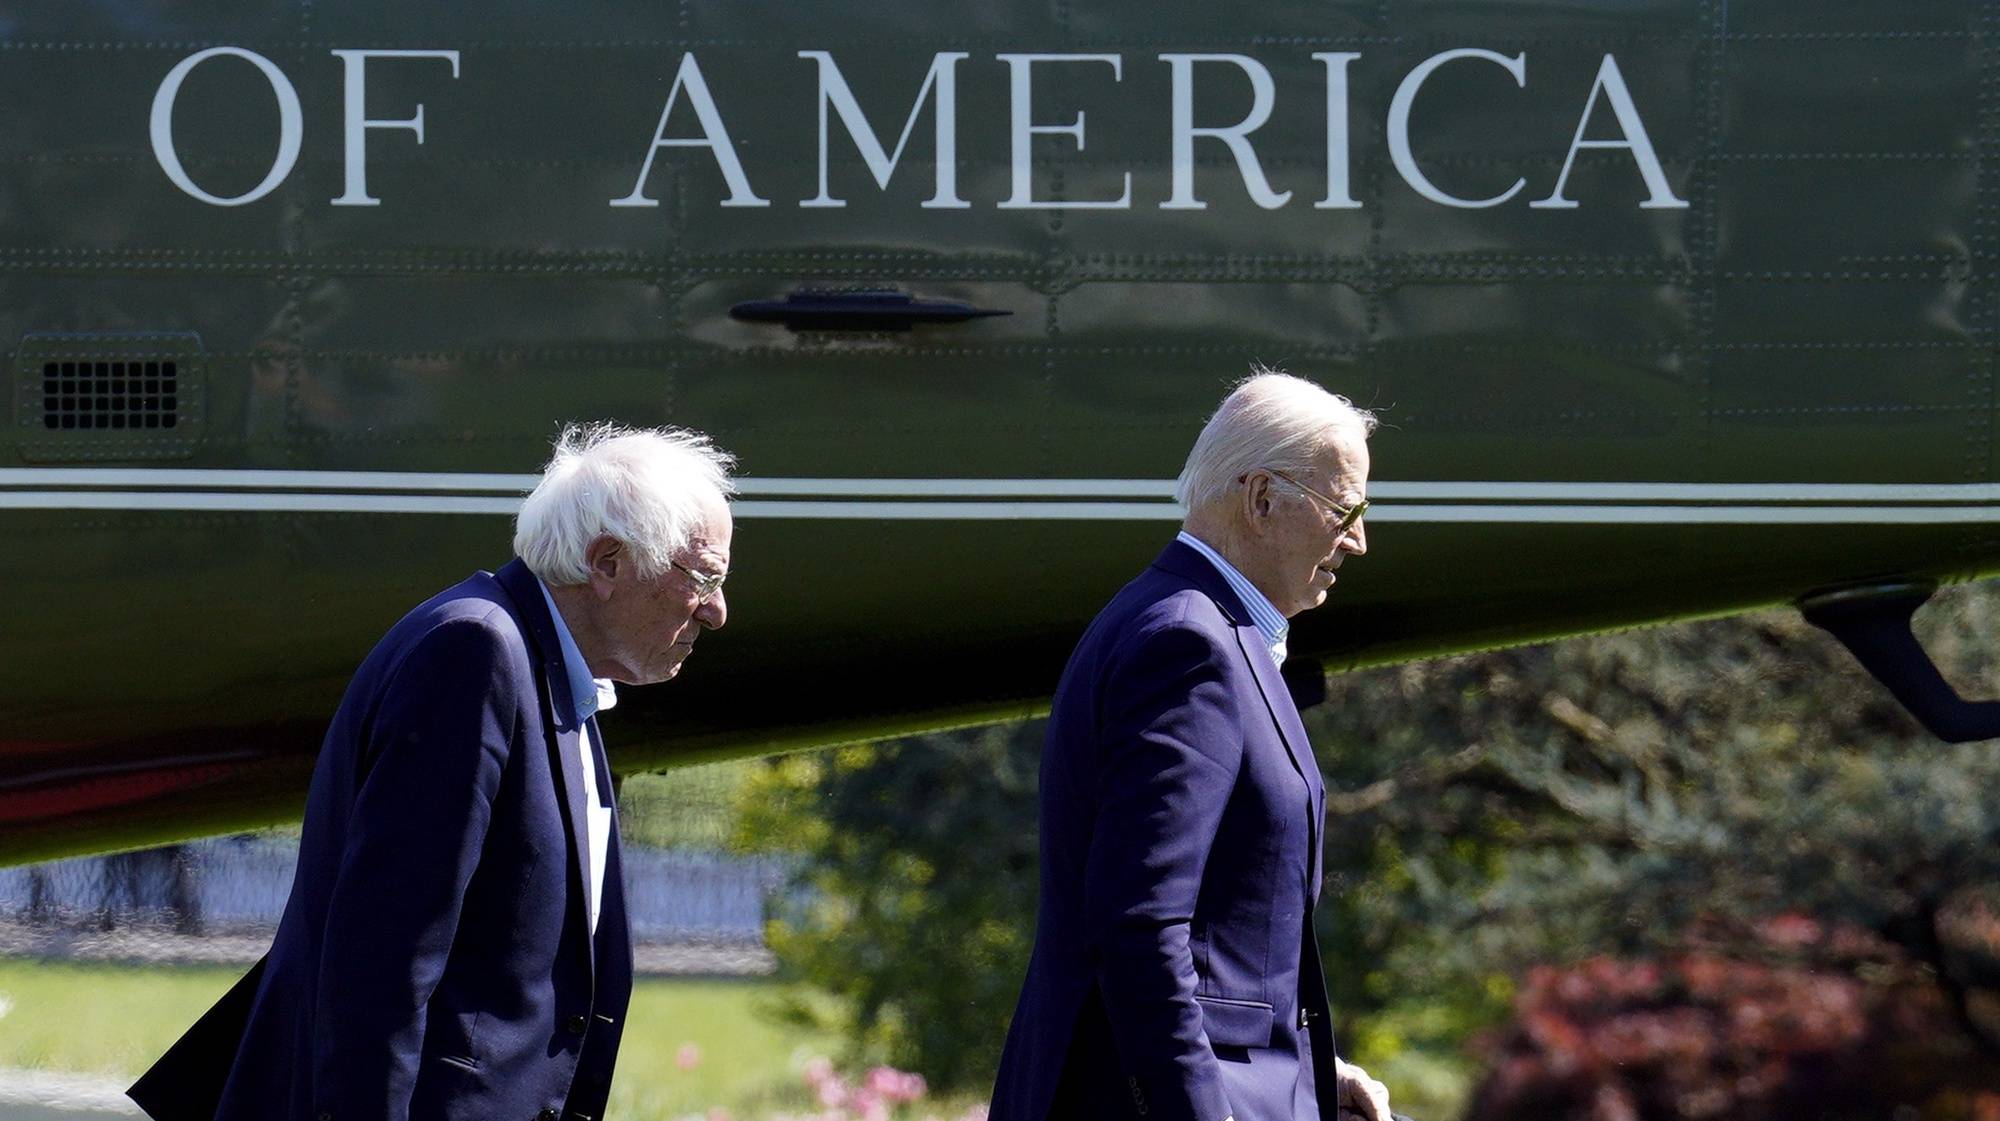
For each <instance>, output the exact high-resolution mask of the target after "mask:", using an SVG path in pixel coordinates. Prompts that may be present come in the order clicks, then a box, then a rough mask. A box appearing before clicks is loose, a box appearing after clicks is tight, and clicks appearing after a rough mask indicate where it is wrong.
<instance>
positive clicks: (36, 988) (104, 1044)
mask: <svg viewBox="0 0 2000 1121" xmlns="http://www.w3.org/2000/svg"><path fill="white" fill-rule="evenodd" d="M241 972H242V971H241V970H240V969H237V968H233V967H232V968H211V967H205V966H157V967H143V966H126V965H84V964H73V963H64V962H45V961H35V960H29V959H23V958H6V957H0V1005H4V1007H5V1008H6V1011H5V1012H4V1014H0V1068H6V1067H14V1068H22V1067H27V1068H34V1069H39V1070H50V1071H67V1072H77V1073H88V1074H95V1075H101V1076H103V1077H106V1078H111V1079H130V1078H133V1077H135V1076H137V1075H138V1074H139V1072H140V1071H142V1070H144V1069H145V1068H146V1067H147V1066H148V1065H149V1064H151V1063H152V1061H153V1060H154V1059H155V1058H157V1057H158V1056H159V1055H160V1053H161V1052H162V1051H164V1050H166V1048H167V1045H168V1044H170V1043H172V1042H173V1041H174V1040H175V1039H176V1038H178V1037H179V1036H180V1033H181V1032H182V1031H184V1030H186V1028H187V1026H188V1025H189V1024H190V1023H192V1022H193V1021H194V1019H195V1017H196V1016H198V1015H200V1014H201V1012H202V1011H203V1010H204V1009H206V1008H207V1007H208V1006H209V1004H211V1003H212V1002H213V1001H214V1000H215V999H216V998H217V997H219V996H221V995H222V993H223V991H224V990H226V989H227V988H228V987H229V986H230V985H231V984H233V983H234V982H235V980H236V978H237V976H238V975H239V974H240V973H241ZM779 991H780V990H779V988H778V986H777V985H776V984H775V983H773V982H769V981H759V980H746V981H734V980H674V979H659V980H645V981H641V982H639V984H638V986H637V988H636V989H635V990H634V992H633V994H632V1011H631V1014H630V1017H629V1019H628V1021H627V1024H626V1029H625V1041H624V1044H623V1046H622V1047H621V1049H620V1051H619V1056H618V1074H617V1077H616V1079H615V1080H614V1081H613V1084H612V1094H611V1109H610V1116H611V1117H613V1118H618V1119H621V1121H678V1119H680V1118H684V1117H689V1116H694V1117H700V1118H706V1117H707V1116H708V1115H709V1113H710V1111H711V1110H714V1109H717V1108H720V1109H722V1110H726V1111H727V1112H728V1114H729V1115H730V1116H731V1117H732V1118H734V1119H735V1121H757V1119H759V1118H764V1117H769V1116H771V1115H773V1114H780V1113H790V1112H799V1113H804V1112H806V1111H807V1108H808V1097H807V1091H806V1089H805V1086H804V1083H803V1082H802V1081H801V1079H800V1076H799V1070H800V1067H801V1066H802V1065H803V1064H804V1063H805V1060H806V1059H808V1058H810V1057H812V1056H814V1055H833V1054H836V1053H837V1050H838V1049H837V1041H835V1040H833V1039H829V1038H826V1037H824V1036H819V1035H816V1034H814V1033H813V1032H811V1031H809V1030H807V1029H804V1028H799V1027H794V1026H790V1025H787V1024H782V1023H778V1022H777V1021H776V1020H775V1019H774V1018H772V1017H770V1016H767V1015H765V1014H764V1013H763V1007H764V1006H765V1005H766V1004H768V1003H769V1002H770V1001H771V1000H772V998H773V997H774V996H775V995H776V994H777V993H778V992H779ZM690 1044H692V1045H693V1048H694V1051H693V1052H690V1055H689V1057H690V1058H693V1059H695V1061H694V1062H693V1064H692V1066H691V1067H690V1068H689V1069H685V1070H684V1069H682V1066H681V1062H680V1059H681V1052H682V1049H683V1048H684V1047H687V1046H688V1045H690ZM697 1053H698V1056H697ZM965 1104H967V1103H964V1102H952V1103H939V1104H938V1105H937V1106H936V1110H937V1112H938V1113H939V1115H941V1116H946V1117H949V1116H954V1115H956V1114H957V1113H958V1112H959V1110H960V1109H962V1108H963V1106H964V1105H965ZM930 1112H931V1110H930V1109H922V1110H918V1111H915V1115H916V1116H919V1117H922V1116H926V1115H928V1114H929V1113H930Z"/></svg>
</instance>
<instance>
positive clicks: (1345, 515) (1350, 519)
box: [1265, 467, 1368, 533]
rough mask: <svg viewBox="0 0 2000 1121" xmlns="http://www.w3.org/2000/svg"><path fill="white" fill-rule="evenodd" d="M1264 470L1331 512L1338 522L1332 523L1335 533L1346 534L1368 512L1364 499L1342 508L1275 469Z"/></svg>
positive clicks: (1366, 501)
mask: <svg viewBox="0 0 2000 1121" xmlns="http://www.w3.org/2000/svg"><path fill="white" fill-rule="evenodd" d="M1265 470H1266V471H1269V472H1270V473H1271V474H1272V475H1273V476H1275V477H1277V478H1280V479H1283V480H1284V481H1286V482H1288V483H1290V484H1292V485H1293V486H1294V487H1297V488H1298V489H1299V492H1300V493H1301V494H1304V495H1306V496H1307V497H1309V498H1312V499H1314V500H1316V501H1318V502H1319V504H1320V505H1322V506H1325V507H1326V508H1327V509H1329V510H1331V511H1333V515H1334V517H1336V518H1338V519H1339V521H1337V522H1335V523H1334V527H1333V528H1334V531H1335V532H1337V533H1346V532H1347V531H1348V530H1349V529H1352V528H1353V527H1354V523H1355V522H1358V521H1360V520H1361V515H1363V514H1365V513H1367V512H1368V500H1367V499H1365V498H1364V499H1362V500H1361V501H1359V502H1357V503H1355V504H1354V505H1352V506H1342V505H1341V504H1340V503H1338V502H1335V501H1334V500H1333V499H1331V498H1328V497H1327V496H1326V495H1324V494H1321V493H1320V492H1318V491H1316V490H1314V489H1313V488H1311V487H1309V486H1307V485H1305V484H1304V483H1302V482H1300V481H1298V480H1297V479H1294V478H1292V477H1291V476H1290V475H1288V474H1286V473H1285V472H1283V471H1280V470H1278V469H1277V468H1275V467H1267V468H1265Z"/></svg>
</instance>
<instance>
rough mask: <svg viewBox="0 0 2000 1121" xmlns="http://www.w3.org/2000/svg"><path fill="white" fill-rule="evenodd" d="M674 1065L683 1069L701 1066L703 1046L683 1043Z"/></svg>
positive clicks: (675, 1057)
mask: <svg viewBox="0 0 2000 1121" xmlns="http://www.w3.org/2000/svg"><path fill="white" fill-rule="evenodd" d="M674 1065H675V1066H677V1067H680V1068H681V1069H682V1070H693V1069H694V1068H696V1067H698V1066H700V1065H701V1048H700V1047H698V1046H696V1045H695V1044H692V1043H683V1044H681V1049H680V1051H679V1053H677V1054H676V1055H675V1056H674ZM711 1116H713V1115H712V1114H711Z"/></svg>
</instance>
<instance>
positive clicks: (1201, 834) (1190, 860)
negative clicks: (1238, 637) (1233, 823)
mask: <svg viewBox="0 0 2000 1121" xmlns="http://www.w3.org/2000/svg"><path fill="white" fill-rule="evenodd" d="M1226 654H1227V651H1225V650H1223V649H1221V648H1220V647H1219V645H1218V644H1217V642H1216V640H1215V639H1214V638H1213V637H1212V636H1209V635H1206V634H1204V633H1202V632H1201V631H1198V630H1194V629H1192V628H1188V627H1170V628H1166V629H1161V630H1156V631H1153V632H1151V633H1148V634H1142V635H1140V636H1139V637H1138V638H1137V639H1135V644H1134V646H1133V647H1132V648H1131V649H1129V650H1128V651H1127V652H1126V653H1125V656H1124V657H1123V658H1122V659H1120V660H1119V661H1118V662H1116V663H1114V665H1113V668H1112V670H1111V674H1110V677H1109V679H1108V680H1107V682H1106V685H1105V690H1104V693H1103V696H1104V697H1105V698H1106V704H1105V707H1104V716H1103V723H1102V728H1103V738H1102V741H1101V750H1102V756H1101V759H1100V764H1099V768H1098V772H1097V782H1098V787H1097V791H1096V795H1097V805H1098V813H1097V818H1096V821H1095V822H1094V824H1093V827H1092V830H1091V844H1090V853H1089V856H1088V860H1087V863H1086V865H1085V870H1084V910H1085V929H1086V936H1087V938H1088V939H1089V944H1090V949H1091V951H1092V962H1093V965H1094V968H1095V969H1096V972H1097V981H1098V985H1099V987H1100V989H1101V991H1102V993H1103V995H1104V1008H1105V1012H1106V1014H1107V1015H1108V1016H1109V1018H1110V1021H1111V1029H1112V1035H1113V1037H1114V1040H1115V1042H1116V1044H1117V1048H1118V1054H1119V1057H1120V1059H1121V1061H1122V1062H1123V1064H1124V1067H1125V1069H1124V1071H1123V1072H1122V1075H1121V1077H1123V1079H1124V1080H1125V1081H1126V1083H1127V1088H1128V1090H1129V1091H1130V1092H1131V1093H1132V1095H1133V1097H1134V1104H1135V1106H1137V1107H1142V1108H1141V1109H1140V1112H1142V1113H1143V1114H1144V1115H1145V1116H1146V1117H1147V1118H1148V1121H1222V1119H1223V1118H1224V1117H1226V1116H1228V1115H1229V1113H1230V1108H1229V1103H1228V1101H1227V1100H1226V1098H1225V1097H1224V1094H1223V1090H1222V1082H1221V1073H1220V1070H1219V1069H1218V1067H1217V1065H1216V1059H1215V1053H1214V1052H1213V1050H1211V1048H1210V1046H1209V1042H1208V1036H1207V1035H1206V1033H1205V1032H1204V1031H1203V1030H1202V1016H1201V1009H1200V1007H1199V1006H1198V1005H1196V1003H1195V1001H1194V991H1195V983H1196V975H1195V968H1194V960H1193V957H1192V955H1191V953H1190V951H1189V945H1188V938H1189V931H1190V927H1191V924H1192V922H1193V918H1194V908H1195V898H1196V896H1197V894H1198V893H1199V892H1200V889H1201V880H1202V871H1203V868H1204V867H1205V866H1206V865H1207V862H1208V855H1209V847H1210V845H1211V844H1212V843H1213V841H1214V838H1215V834H1216V830H1217V828H1218V827H1219V825H1220V823H1221V820H1222V813H1223V809H1224V807H1225V806H1226V805H1227V803H1228V800H1229V794H1230V791H1231V789H1232V788H1233V787H1234V785H1235V782H1236V774H1237V771H1238V769H1239V768H1240V766H1241V762H1242V755H1243V733H1242V725H1241V722H1240V720H1239V718H1238V713H1237V706H1236V702H1235V700H1234V694H1233V692H1232V690H1231V689H1230V684H1229V681H1228V678H1227V668H1228V665H1229V663H1228V661H1227V660H1226Z"/></svg>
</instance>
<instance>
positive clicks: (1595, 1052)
mask: <svg viewBox="0 0 2000 1121" xmlns="http://www.w3.org/2000/svg"><path fill="white" fill-rule="evenodd" d="M1754 944H1755V950H1756V953H1755V956H1752V955H1751V954H1743V953H1738V954H1736V955H1734V956H1726V955H1725V954H1724V953H1723V952H1721V951H1720V950H1717V949H1715V948H1713V946H1696V947H1694V948H1692V949H1690V950H1689V951H1687V952H1685V953H1682V954H1679V955H1676V956H1673V957H1670V958H1665V959H1662V960H1658V961H1618V960H1613V959H1609V958H1596V959H1592V960H1589V961H1585V962H1583V963H1581V964H1579V965H1575V966H1572V967H1567V968H1560V969H1559V968H1552V967H1541V968H1537V969H1535V970H1533V971H1531V972H1530V973H1529V975H1528V977H1527V978H1526V982H1525V984H1524V985H1523V986H1522V989H1521V991H1520V993H1519V995H1518V996H1517V997H1516V999H1515V1005H1514V1008H1515V1018H1514V1021H1513V1022H1512V1023H1511V1024H1510V1025H1508V1026H1507V1027H1506V1028H1505V1029H1504V1030H1503V1031H1502V1032H1501V1033H1500V1034H1498V1035H1497V1036H1495V1037H1493V1038H1490V1039H1488V1040H1486V1041H1484V1043H1483V1045H1482V1047H1481V1050H1482V1051H1483V1052H1484V1053H1485V1057H1486V1059H1487V1070H1488V1074H1487V1076H1486V1078H1485V1080H1484V1081H1483V1082H1482V1083H1481V1085H1480V1087H1479V1088H1478V1090H1477V1091H1476V1093H1475V1095H1474V1098H1473V1104H1472V1108H1471V1110H1470V1113H1469V1119H1470V1121H1707V1119H1710V1118H1714V1119H1718V1121H1720V1119H1724V1118H1726V1119H1728V1121H1794V1119H1813V1121H1884V1119H1889V1118H1901V1119H1906V1121H2000V1056H1996V1055H1994V1054H1993V1053H1992V1052H1990V1051H1988V1050H1985V1049H1983V1048H1982V1045H1981V1041H1980V1040H1978V1039H1976V1038H1975V1037H1974V1035H1973V1034H1972V1032H1971V1031H1970V1030H1968V1029H1967V1027H1966V1026H1965V1025H1964V1021H1962V1020H1961V1019H1960V1018H1959V1017H1958V1016H1957V1015H1956V1014H1955V1013H1954V1011H1953V1008H1952V1005H1951V1002H1950V1000H1949V999H1948V997H1947V995H1946V994H1945V992H1944V990H1942V989H1941V988H1940V987H1939V986H1938V985H1937V984H1936V983H1935V982H1934V981H1933V979H1932V978H1931V977H1930V975H1929V974H1927V973H1926V972H1925V971H1923V970H1920V969H1917V968H1915V967H1913V966H1911V965H1910V964H1908V962H1907V961H1906V960H1904V959H1903V958H1902V956H1901V954H1900V953H1899V951H1897V950H1896V949H1895V948H1894V947H1892V946H1890V945H1889V944H1888V943H1885V942H1881V941H1877V940H1875V939H1872V938H1870V937H1869V936H1867V935H1865V934H1862V933H1859V932H1856V931H1853V930H1851V929H1848V930H1833V931H1828V930H1825V929H1823V928H1822V927H1821V926H1820V925H1819V924H1818V923H1816V922H1814V921H1813V920H1810V919H1806V918H1803V917H1798V916H1790V917H1786V918H1782V919H1778V920H1775V921H1773V922H1770V923H1767V924H1764V926H1763V927H1761V928H1760V929H1759V930H1758V931H1756V933H1755V938H1754Z"/></svg>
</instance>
